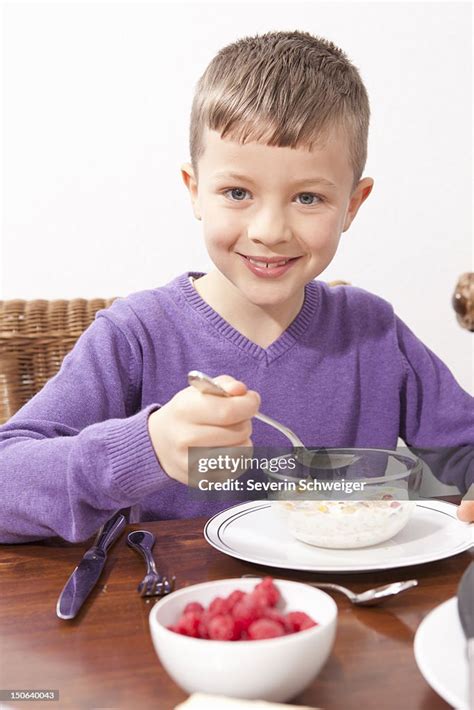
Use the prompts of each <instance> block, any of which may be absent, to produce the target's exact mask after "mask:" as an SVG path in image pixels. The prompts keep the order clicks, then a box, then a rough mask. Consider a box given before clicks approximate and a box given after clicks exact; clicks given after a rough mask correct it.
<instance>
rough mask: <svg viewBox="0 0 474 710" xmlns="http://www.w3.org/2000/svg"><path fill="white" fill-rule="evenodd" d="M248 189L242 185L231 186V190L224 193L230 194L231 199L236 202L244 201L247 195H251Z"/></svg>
mask: <svg viewBox="0 0 474 710" xmlns="http://www.w3.org/2000/svg"><path fill="white" fill-rule="evenodd" d="M249 194H250V193H249V191H248V190H244V189H243V188H242V187H231V188H230V189H229V190H225V191H224V195H226V196H229V199H231V200H234V201H235V202H242V200H243V199H244V198H245V195H249Z"/></svg>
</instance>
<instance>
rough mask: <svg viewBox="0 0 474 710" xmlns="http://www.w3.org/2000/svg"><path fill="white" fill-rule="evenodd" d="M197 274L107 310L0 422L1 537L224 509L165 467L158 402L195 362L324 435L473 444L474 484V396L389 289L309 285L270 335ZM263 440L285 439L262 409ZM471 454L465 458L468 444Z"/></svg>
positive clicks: (382, 442)
mask: <svg viewBox="0 0 474 710" xmlns="http://www.w3.org/2000/svg"><path fill="white" fill-rule="evenodd" d="M190 275H191V276H195V277H199V276H201V275H202V274H198V273H191V274H189V273H186V274H183V275H181V276H179V277H178V278H176V279H174V280H173V281H171V282H170V283H169V284H167V285H166V286H163V287H161V288H156V289H151V290H147V291H142V292H138V293H134V294H132V295H130V296H128V297H127V298H123V299H119V300H118V301H116V302H115V303H114V304H113V305H112V306H111V308H109V309H107V310H102V311H99V313H98V314H97V316H96V319H95V320H94V322H93V323H92V325H91V326H90V327H89V328H88V329H87V331H86V332H85V333H84V334H83V335H82V336H81V338H80V339H79V341H78V342H77V344H76V346H75V347H74V349H73V350H72V351H71V353H69V354H68V355H67V356H66V358H65V359H64V362H63V364H62V367H61V370H60V372H59V373H58V374H57V375H56V376H55V377H53V378H52V379H51V380H50V381H49V382H48V383H47V384H46V386H45V387H44V388H43V389H42V391H41V392H39V393H38V394H37V395H36V396H35V397H33V398H32V399H31V400H30V401H29V402H28V403H27V404H26V405H25V406H24V407H23V408H22V409H21V410H20V411H19V412H17V413H16V414H15V415H14V416H13V417H12V418H11V419H10V420H9V421H8V422H7V423H6V424H4V425H3V426H2V427H0V486H1V501H2V504H1V509H0V542H13V543H14V542H27V541H30V540H35V539H41V538H45V537H50V536H55V535H59V536H61V537H63V538H65V539H66V540H70V541H80V540H85V539H87V538H88V537H90V536H91V535H92V534H93V533H94V532H96V530H97V529H98V528H99V527H100V526H101V525H102V524H103V523H104V522H105V520H107V519H108V518H109V517H110V516H111V515H112V514H113V513H114V512H115V511H117V510H119V509H121V508H127V507H132V511H133V519H134V520H141V521H146V520H157V519H165V518H166V519H169V518H190V517H196V516H199V515H211V514H213V513H215V512H216V511H217V510H219V509H222V507H225V506H222V503H216V502H215V500H214V501H202V500H196V499H195V498H193V497H192V496H190V495H189V494H188V488H187V486H185V485H184V484H182V483H179V482H177V481H175V480H174V479H171V478H170V477H169V476H168V475H167V474H166V473H165V472H164V471H163V470H162V469H161V468H160V465H159V462H158V460H157V458H156V455H155V453H154V450H153V447H152V444H151V441H150V439H149V436H148V431H147V418H148V416H149V414H150V413H151V412H152V411H153V410H155V409H157V408H158V407H159V403H161V404H163V403H166V402H167V401H168V400H169V399H170V398H171V397H173V395H174V394H176V392H178V391H179V390H181V389H183V388H185V387H186V386H187V379H186V375H187V373H188V371H189V370H193V369H199V370H202V371H204V372H207V373H208V374H210V375H211V376H217V375H219V374H223V373H226V374H230V375H233V376H234V377H236V378H237V379H240V380H242V381H244V382H245V383H246V384H247V386H248V387H249V388H251V389H255V390H257V391H258V392H259V393H260V394H261V397H262V404H261V409H262V412H265V413H266V414H268V415H270V416H273V417H275V418H277V419H279V420H281V421H282V422H284V423H285V424H287V425H288V426H289V427H290V428H291V429H293V430H294V431H296V432H297V433H298V434H299V436H300V438H301V439H302V440H303V441H304V442H305V443H306V444H307V445H308V446H309V445H312V446H327V447H334V446H342V447H376V448H379V447H380V448H391V449H394V448H396V445H397V439H398V437H399V436H400V437H401V438H402V439H403V440H404V441H405V442H406V443H407V445H409V446H413V447H426V448H431V447H459V446H464V447H466V446H467V453H466V449H462V452H463V454H462V457H461V458H462V459H463V464H462V465H461V466H459V458H460V456H459V455H458V456H457V463H458V465H457V466H451V465H450V463H449V461H447V462H445V465H444V467H443V469H442V471H441V473H439V474H437V475H439V478H441V479H442V480H444V481H445V482H446V483H451V484H455V485H457V486H458V487H459V489H460V491H461V492H462V493H464V492H465V490H466V489H467V488H468V486H469V485H470V484H471V483H472V482H474V456H473V453H472V446H469V445H472V444H473V443H474V420H473V399H472V398H471V397H470V395H468V394H467V393H466V392H465V391H464V390H462V389H461V387H460V386H459V385H458V384H457V382H456V381H455V379H454V377H453V376H452V374H451V373H450V372H449V370H448V369H447V367H446V366H445V365H444V364H443V363H442V362H441V361H440V360H439V359H438V358H437V357H436V355H434V354H433V353H432V352H431V351H430V350H429V349H428V348H427V347H426V346H425V345H423V343H421V342H420V341H419V340H418V339H417V338H416V337H415V336H414V335H413V333H412V332H411V331H410V330H409V329H408V328H407V326H406V325H405V324H404V323H403V322H402V321H400V320H399V319H398V318H397V317H396V315H395V314H394V312H393V309H392V307H391V306H390V304H389V303H387V302H386V301H384V300H383V299H381V298H378V297H377V296H374V295H372V294H370V293H367V292H366V291H363V290H361V289H358V288H354V287H352V286H350V287H337V288H331V287H328V286H327V285H326V284H324V283H323V282H320V281H313V282H311V283H309V284H308V285H307V286H306V292H305V300H304V304H303V307H302V309H301V310H300V312H299V313H298V315H297V316H296V318H295V319H294V320H293V322H292V323H291V324H290V326H289V327H288V328H287V330H286V331H285V332H284V333H282V335H281V336H280V337H279V338H278V339H277V340H276V341H275V342H273V343H272V344H271V345H270V346H269V347H268V348H262V347H260V346H259V345H257V344H255V343H254V342H252V341H250V340H248V339H247V338H246V337H245V336H243V335H242V334H241V333H239V332H238V331H237V330H235V329H234V328H233V327H232V326H231V325H230V324H229V323H228V322H227V321H225V320H224V319H223V318H221V317H220V316H219V315H218V313H216V311H214V310H213V309H212V308H211V307H210V306H209V305H208V304H207V303H206V302H205V301H204V300H203V299H202V298H201V296H200V295H199V294H198V293H197V291H196V290H195V288H194V287H193V285H192V284H191V282H190V280H189V276H190ZM252 440H253V442H254V445H255V446H264V447H265V446H285V445H287V441H286V439H285V438H284V437H283V436H282V435H281V434H280V433H279V432H277V431H276V430H274V429H272V428H270V427H268V426H267V425H265V424H263V423H262V422H259V421H257V420H254V422H253V435H252ZM455 458H456V457H455Z"/></svg>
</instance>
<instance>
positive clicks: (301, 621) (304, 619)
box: [286, 611, 317, 631]
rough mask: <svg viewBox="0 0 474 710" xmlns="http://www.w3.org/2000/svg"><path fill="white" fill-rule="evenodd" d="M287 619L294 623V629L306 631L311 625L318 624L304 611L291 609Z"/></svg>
mask: <svg viewBox="0 0 474 710" xmlns="http://www.w3.org/2000/svg"><path fill="white" fill-rule="evenodd" d="M286 619H287V621H288V622H289V623H290V624H291V625H292V627H293V631H304V630H305V629H309V628H311V626H317V624H316V622H315V621H313V619H312V618H311V617H310V616H308V614H306V613H305V612H304V611H290V612H289V613H288V614H287V615H286Z"/></svg>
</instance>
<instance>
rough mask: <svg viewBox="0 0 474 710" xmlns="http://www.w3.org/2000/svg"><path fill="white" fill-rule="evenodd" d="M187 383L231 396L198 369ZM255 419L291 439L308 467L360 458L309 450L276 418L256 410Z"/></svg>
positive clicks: (345, 463) (330, 466)
mask: <svg viewBox="0 0 474 710" xmlns="http://www.w3.org/2000/svg"><path fill="white" fill-rule="evenodd" d="M188 383H189V384H190V385H192V386H193V387H195V388H196V389H198V390H199V391H200V392H204V393H205V394H217V395H220V396H221V397H230V396H231V395H229V393H228V392H226V391H225V389H224V388H223V387H221V386H220V385H218V384H217V383H216V382H214V380H213V379H212V377H209V375H205V374H204V373H203V372H199V370H191V372H188ZM255 419H259V420H260V421H261V422H265V424H268V425H269V426H272V427H274V429H278V431H279V432H281V433H282V434H284V436H286V437H287V439H289V440H290V441H291V443H292V444H293V446H294V448H295V451H294V452H293V453H294V456H295V458H296V459H298V460H299V462H300V463H302V464H303V465H304V466H308V467H309V468H320V469H335V468H343V467H345V466H350V465H351V464H353V463H355V462H356V461H358V460H359V458H360V456H354V455H353V454H334V453H329V452H327V451H326V450H325V449H322V448H321V449H316V451H311V450H310V449H307V448H306V447H305V445H304V444H303V442H302V441H301V439H300V438H299V436H297V435H296V434H295V432H294V431H292V430H291V429H289V428H288V427H287V426H285V425H284V424H281V423H280V422H278V421H277V420H276V419H272V417H269V416H267V415H266V414H262V413H261V412H257V414H255Z"/></svg>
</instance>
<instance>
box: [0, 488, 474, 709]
mask: <svg viewBox="0 0 474 710" xmlns="http://www.w3.org/2000/svg"><path fill="white" fill-rule="evenodd" d="M446 500H451V501H456V500H457V499H456V498H453V497H451V498H447V499H446ZM205 522H206V520H205V518H196V519H194V520H172V521H161V522H152V523H141V524H137V525H130V526H128V529H127V530H133V529H140V528H144V529H147V530H151V531H153V532H154V533H155V534H156V536H157V540H158V542H157V544H156V546H155V557H156V558H157V561H158V563H159V567H160V568H161V569H163V571H167V572H174V573H175V574H176V575H177V579H178V586H179V587H183V586H187V585H189V584H195V583H198V582H204V581H207V580H213V579H220V578H226V577H227V578H228V577H239V576H240V575H242V574H244V573H252V572H254V573H260V572H262V571H263V572H265V573H266V574H268V573H270V574H272V575H273V576H275V577H279V576H280V577H282V578H288V579H295V580H310V579H312V580H319V581H324V580H326V581H335V582H339V583H342V584H346V585H347V586H351V587H352V588H354V589H355V590H356V591H361V590H363V589H365V588H368V587H370V586H374V585H377V584H383V583H388V582H392V581H396V580H399V579H404V578H407V577H416V578H418V580H419V587H418V588H417V589H414V590H410V591H408V592H406V593H405V594H404V595H401V596H400V597H399V598H394V599H393V600H391V602H390V603H389V604H387V605H386V606H382V607H378V608H362V607H354V606H352V605H351V604H350V602H349V601H347V600H346V599H345V598H343V597H341V596H340V595H337V596H336V597H335V598H336V599H337V605H338V608H339V619H338V630H337V635H336V642H335V646H334V648H333V651H332V654H331V656H330V658H329V660H328V662H327V664H326V666H325V667H324V668H323V670H322V671H321V673H320V675H319V677H318V678H317V679H316V681H315V682H314V683H313V684H312V685H311V686H310V687H309V688H308V689H307V690H306V691H305V692H303V693H302V694H301V695H300V696H298V697H297V698H296V699H294V700H293V701H292V702H293V703H294V704H296V705H309V706H311V707H323V708H328V710H332V709H333V708H334V709H336V710H351V709H352V708H355V709H357V710H361V709H363V710H368V709H371V708H374V710H380V709H381V708H384V710H391V709H392V708H393V710H399V709H400V708H407V710H417V709H419V710H441V709H443V708H444V709H445V708H448V707H449V706H448V705H447V704H446V703H445V702H444V701H443V700H442V699H441V698H440V697H439V696H438V695H437V694H436V693H435V692H433V691H432V690H431V689H430V687H429V686H428V685H427V683H426V682H425V680H424V679H423V677H422V676H421V674H420V673H419V671H418V668H417V666H416V663H415V658H414V655H413V639H414V634H415V631H416V629H417V627H418V626H419V624H420V622H421V621H422V619H423V618H424V617H425V616H426V614H427V613H428V612H429V611H430V610H431V609H433V608H434V607H435V606H437V605H438V604H440V603H441V602H443V601H445V600H446V599H449V598H450V597H452V596H453V595H455V593H456V588H457V584H458V582H459V579H460V577H461V574H462V572H463V571H464V570H465V568H466V567H467V566H468V564H469V563H470V562H471V560H472V559H473V556H474V553H473V551H472V549H471V550H470V551H469V552H464V553H462V554H459V555H457V556H455V557H452V558H450V559H447V560H441V561H439V562H434V563H429V564H425V565H420V566H417V567H410V568H405V569H398V570H397V569H394V570H388V571H379V572H365V573H360V574H331V575H328V574H313V573H306V572H292V571H289V570H276V569H273V570H271V569H270V568H264V567H259V566H257V565H253V564H250V563H245V562H242V561H239V560H235V559H232V558H231V557H227V556H225V555H223V554H221V553H220V552H218V551H217V550H214V549H213V548H212V547H210V546H209V545H208V544H207V543H206V542H205V540H204V538H203V534H202V530H203V526H204V523H205ZM87 546H88V545H87V544H86V543H84V544H77V545H76V544H74V545H73V544H71V543H67V542H64V541H61V540H58V539H54V540H49V541H45V542H38V543H33V544H24V545H2V546H0V651H1V653H0V688H5V689H12V688H18V689H26V688H36V689H40V688H42V689H46V688H48V689H58V690H59V693H60V700H59V702H42V703H41V704H40V703H35V702H15V703H12V704H11V706H12V707H14V708H24V709H27V710H28V709H29V710H31V709H32V708H33V707H37V706H38V707H39V706H41V707H44V708H51V709H52V710H59V708H74V710H80V709H81V710H82V709H84V710H91V709H92V708H94V709H98V708H121V709H122V708H124V709H125V710H131V709H132V708H137V709H138V710H148V709H150V710H151V709H152V708H153V710H171V708H174V706H175V705H176V704H178V703H179V702H182V701H184V700H185V699H186V697H187V694H186V693H184V692H183V691H182V690H180V688H178V687H177V686H176V685H175V683H174V682H173V681H172V680H171V679H170V678H169V676H168V675H167V673H166V672H165V671H164V670H163V668H162V667H161V665H160V663H159V661H158V659H157V656H156V654H155V651H154V649H153V646H152V642H151V637H150V633H149V630H148V614H149V612H150V609H151V607H152V605H153V604H154V603H155V600H144V599H141V598H140V597H139V596H138V594H137V592H136V586H137V583H138V581H139V580H140V579H141V578H142V576H143V572H144V564H143V561H142V560H141V558H140V557H139V556H138V554H137V553H136V552H134V551H133V550H131V549H130V548H129V547H128V546H127V545H126V535H123V536H122V537H121V539H120V540H119V541H118V542H117V543H115V545H114V546H113V547H112V548H111V550H110V553H109V559H108V562H107V565H106V568H105V570H104V572H103V576H102V577H101V579H100V581H99V584H98V585H97V587H96V588H95V590H94V591H93V592H92V594H91V596H90V597H89V599H88V600H87V602H86V604H85V605H84V607H83V608H82V610H81V612H80V614H79V616H78V617H77V618H76V619H75V620H73V621H61V620H60V619H58V618H57V616H56V602H57V598H58V594H59V592H60V590H61V588H62V587H63V585H64V583H65V581H66V579H67V578H68V577H69V575H70V573H71V572H72V570H73V569H74V567H75V565H76V564H77V563H78V561H79V559H80V557H81V555H82V552H83V551H84V550H85V549H86V548H87Z"/></svg>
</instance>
